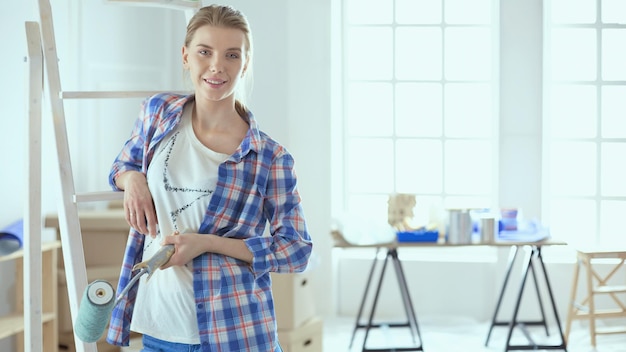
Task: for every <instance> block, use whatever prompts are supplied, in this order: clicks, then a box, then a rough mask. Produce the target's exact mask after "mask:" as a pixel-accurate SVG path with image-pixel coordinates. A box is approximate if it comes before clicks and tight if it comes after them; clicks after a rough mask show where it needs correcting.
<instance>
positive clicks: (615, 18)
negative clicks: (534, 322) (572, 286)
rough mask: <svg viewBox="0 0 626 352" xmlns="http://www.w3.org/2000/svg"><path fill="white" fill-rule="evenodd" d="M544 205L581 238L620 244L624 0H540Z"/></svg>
mask: <svg viewBox="0 0 626 352" xmlns="http://www.w3.org/2000/svg"><path fill="white" fill-rule="evenodd" d="M545 9H546V16H545V18H546V30H545V33H544V35H545V38H546V40H545V43H546V46H545V48H546V49H545V55H546V61H545V74H546V78H545V82H546V85H545V89H544V94H545V110H544V142H545V143H544V160H545V168H544V170H547V172H546V177H545V182H544V185H545V187H544V189H545V192H544V202H545V206H544V211H546V210H547V214H546V216H544V218H548V219H549V222H550V227H551V229H552V232H553V233H560V234H565V236H567V240H568V241H569V242H570V243H579V244H582V245H591V244H601V245H619V244H622V245H624V244H626V237H625V236H624V233H623V231H622V229H623V227H624V226H623V219H624V216H626V168H625V167H624V156H625V155H626V119H625V118H624V111H626V65H624V62H626V51H624V48H625V47H626V2H624V1H623V0H551V1H548V2H547V3H546V8H545Z"/></svg>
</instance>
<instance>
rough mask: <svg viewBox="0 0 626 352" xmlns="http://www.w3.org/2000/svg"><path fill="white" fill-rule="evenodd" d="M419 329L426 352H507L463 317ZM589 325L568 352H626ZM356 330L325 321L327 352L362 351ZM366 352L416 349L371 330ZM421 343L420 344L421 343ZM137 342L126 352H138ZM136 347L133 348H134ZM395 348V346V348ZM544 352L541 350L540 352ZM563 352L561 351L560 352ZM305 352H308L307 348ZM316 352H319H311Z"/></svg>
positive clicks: (349, 322) (402, 332)
mask: <svg viewBox="0 0 626 352" xmlns="http://www.w3.org/2000/svg"><path fill="white" fill-rule="evenodd" d="M418 319H419V321H418V323H419V329H420V334H421V336H422V339H423V341H422V348H423V350H424V351H425V352H493V351H498V352H504V351H505V345H506V338H507V329H506V327H495V328H494V330H493V332H492V334H491V338H490V341H489V345H488V346H486V347H485V339H486V337H487V332H488V330H489V324H488V323H482V322H477V321H474V320H471V319H467V318H462V317H446V318H444V317H419V318H418ZM587 329H588V328H587V326H586V324H584V323H583V322H581V321H575V322H574V323H573V325H572V332H571V334H570V342H569V346H568V348H567V351H568V352H626V334H619V335H603V336H599V337H598V340H597V348H596V349H593V348H592V347H591V343H590V339H589V331H588V330H587ZM353 330H354V318H332V319H326V320H325V321H324V335H323V337H322V342H323V346H324V349H323V351H324V352H357V351H361V349H362V347H363V338H364V335H365V334H364V330H363V329H359V330H358V331H357V333H356V335H355V339H354V343H353V346H352V348H350V347H349V346H350V337H351V335H352V332H353ZM530 333H531V337H532V338H533V339H534V340H535V342H537V343H541V344H558V343H559V342H560V339H559V338H558V329H557V328H556V327H550V328H549V333H550V336H546V334H545V330H543V328H542V327H532V328H531V329H530ZM367 341H368V343H367V348H389V347H412V346H416V345H415V344H414V343H413V341H412V339H411V334H410V332H409V330H408V329H406V328H380V329H372V330H371V332H370V334H369V336H368V339H367ZM527 341H528V340H527V339H526V338H525V336H524V335H523V334H521V333H520V332H519V331H516V332H515V333H514V334H513V337H512V341H511V343H512V344H520V345H521V344H526V343H527ZM418 342H419V341H418ZM136 343H137V341H135V342H134V343H132V344H131V347H128V348H124V349H122V351H124V352H134V351H139V350H140V348H138V347H137V346H136ZM133 345H134V346H133ZM394 345H395V346H394ZM538 351H541V350H538ZM557 351H561V350H557ZM297 352H300V351H297ZM302 352H308V350H307V349H306V348H304V349H302ZM311 352H316V351H311Z"/></svg>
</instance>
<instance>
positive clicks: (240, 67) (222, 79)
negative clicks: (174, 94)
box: [183, 25, 248, 102]
mask: <svg viewBox="0 0 626 352" xmlns="http://www.w3.org/2000/svg"><path fill="white" fill-rule="evenodd" d="M245 43H246V42H245V34H244V33H243V32H242V31H241V30H238V29H234V28H222V27H214V26H209V25H206V26H202V27H200V28H198V29H197V30H196V33H195V35H194V36H193V40H192V41H191V42H190V43H189V46H183V65H184V67H185V68H187V69H188V70H189V74H190V77H191V81H192V82H193V85H194V88H195V93H196V100H198V99H208V100H210V101H214V102H219V101H223V100H225V99H228V100H230V101H232V102H234V99H235V95H234V92H235V88H236V87H237V83H238V82H239V80H240V79H241V77H242V76H243V74H244V72H245V69H246V66H247V62H248V58H247V56H246V44H245Z"/></svg>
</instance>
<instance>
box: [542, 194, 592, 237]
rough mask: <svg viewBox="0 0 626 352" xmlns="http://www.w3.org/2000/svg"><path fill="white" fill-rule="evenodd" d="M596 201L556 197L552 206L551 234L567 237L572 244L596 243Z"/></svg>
mask: <svg viewBox="0 0 626 352" xmlns="http://www.w3.org/2000/svg"><path fill="white" fill-rule="evenodd" d="M596 223H597V217H596V203H595V202H594V201H593V200H581V199H554V200H552V202H551V206H550V234H551V235H552V236H554V237H556V238H567V242H568V244H570V245H572V246H577V245H580V246H589V245H593V244H596V233H597V228H596Z"/></svg>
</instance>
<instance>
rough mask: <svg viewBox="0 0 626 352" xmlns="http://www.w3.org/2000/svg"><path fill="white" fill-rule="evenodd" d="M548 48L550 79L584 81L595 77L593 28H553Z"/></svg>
mask: <svg viewBox="0 0 626 352" xmlns="http://www.w3.org/2000/svg"><path fill="white" fill-rule="evenodd" d="M550 49H551V52H550V55H551V58H552V64H551V70H552V79H554V80H585V81H592V80H595V79H596V35H595V30H593V29H581V28H576V29H573V28H568V29H553V30H552V42H551V46H550ZM572 58H576V59H575V60H572Z"/></svg>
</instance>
